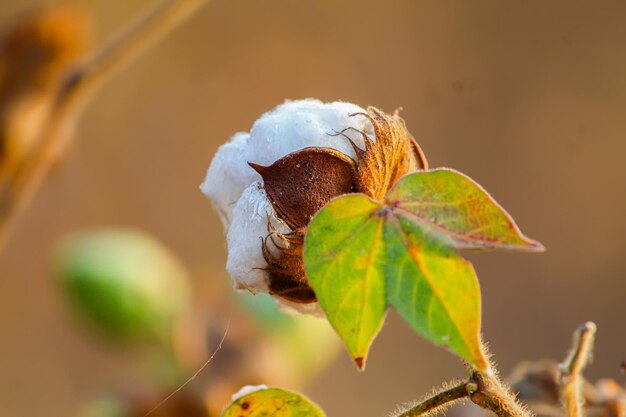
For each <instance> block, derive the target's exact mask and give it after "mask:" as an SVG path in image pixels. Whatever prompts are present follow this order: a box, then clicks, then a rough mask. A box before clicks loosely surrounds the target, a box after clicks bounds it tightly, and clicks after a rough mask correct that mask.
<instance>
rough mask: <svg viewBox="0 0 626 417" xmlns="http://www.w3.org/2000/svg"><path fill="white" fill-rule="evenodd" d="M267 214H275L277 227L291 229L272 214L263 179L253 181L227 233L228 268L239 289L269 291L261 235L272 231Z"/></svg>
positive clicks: (235, 212)
mask: <svg viewBox="0 0 626 417" xmlns="http://www.w3.org/2000/svg"><path fill="white" fill-rule="evenodd" d="M268 216H272V224H273V225H274V227H275V228H276V229H277V230H278V231H280V232H283V233H287V232H289V228H288V227H287V226H285V225H283V224H281V223H280V222H279V221H278V220H276V217H275V216H274V215H273V210H272V205H271V204H270V202H269V200H268V199H267V195H266V194H265V190H264V189H263V188H261V186H260V183H258V182H254V183H252V184H250V186H249V187H248V188H246V189H245V190H244V192H243V195H242V196H241V198H240V199H239V201H238V202H237V205H236V206H235V209H234V210H233V213H232V218H231V219H232V221H231V224H230V228H229V229H228V233H227V236H226V240H227V246H228V259H227V261H226V270H227V271H228V273H229V274H230V276H231V278H232V280H233V284H234V286H235V288H236V289H240V290H241V289H248V290H250V291H252V292H255V293H256V292H268V282H267V274H266V273H265V271H264V270H263V269H262V268H265V267H266V266H267V265H266V263H265V259H264V258H263V252H262V249H261V239H262V238H264V237H265V236H267V234H268V233H269V232H268V230H267V220H268Z"/></svg>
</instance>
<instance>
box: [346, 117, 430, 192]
mask: <svg viewBox="0 0 626 417" xmlns="http://www.w3.org/2000/svg"><path fill="white" fill-rule="evenodd" d="M352 116H364V117H367V118H368V119H369V120H370V121H371V122H372V125H373V127H374V133H375V137H376V140H375V141H374V140H372V139H371V138H370V137H369V136H368V135H367V134H365V133H364V132H361V131H357V132H358V133H360V134H361V136H362V137H363V141H364V144H365V149H361V148H360V147H359V146H358V145H356V144H355V143H354V142H353V141H352V139H350V138H349V137H348V136H347V135H346V134H345V132H346V131H347V130H354V129H353V128H347V129H345V130H343V131H342V132H339V134H341V135H343V136H344V137H346V138H347V139H348V140H349V141H350V143H351V144H352V147H353V148H354V151H355V152H356V156H357V160H356V183H357V191H359V192H361V193H363V194H366V195H368V196H370V197H372V198H374V199H376V200H382V199H383V198H384V197H385V194H387V191H389V190H390V189H391V187H392V186H393V185H394V184H395V183H396V181H398V179H400V177H402V176H403V175H405V174H407V173H409V172H412V171H415V170H418V169H427V168H428V163H427V161H426V157H425V156H424V153H423V152H422V150H421V149H420V147H419V145H418V144H417V142H415V140H414V139H413V137H412V136H411V135H410V134H409V132H408V131H407V129H406V125H405V124H404V120H402V118H401V117H400V116H399V115H398V112H397V111H396V112H394V114H393V115H388V114H385V113H384V112H382V111H380V110H379V109H377V108H376V107H371V106H370V107H368V108H367V113H355V114H353V115H352Z"/></svg>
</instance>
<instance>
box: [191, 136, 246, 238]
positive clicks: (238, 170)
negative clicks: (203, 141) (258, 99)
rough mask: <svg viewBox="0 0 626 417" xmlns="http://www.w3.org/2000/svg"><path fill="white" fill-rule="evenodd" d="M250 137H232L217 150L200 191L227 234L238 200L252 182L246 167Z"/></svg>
mask: <svg viewBox="0 0 626 417" xmlns="http://www.w3.org/2000/svg"><path fill="white" fill-rule="evenodd" d="M249 138H250V134H248V133H247V132H239V133H236V134H235V135H234V136H233V137H232V138H231V140H230V141H228V142H226V143H225V144H223V145H222V146H220V147H219V148H218V150H217V152H216V153H215V156H214V157H213V160H212V161H211V165H210V166H209V169H208V171H207V175H206V178H205V179H204V182H203V183H202V185H200V189H201V190H202V192H203V193H204V194H205V195H206V196H207V197H208V198H209V200H211V202H212V203H213V205H214V207H215V209H216V210H217V211H218V213H219V214H220V217H221V219H222V222H223V223H224V227H225V228H226V230H228V225H229V224H230V220H231V213H232V211H233V207H234V206H235V204H237V201H238V200H239V197H241V194H242V193H243V190H245V189H246V187H248V186H249V185H250V184H251V183H252V182H253V181H254V180H255V178H256V175H257V174H256V172H254V171H253V170H252V169H250V167H249V166H248V164H247V160H248V154H249V150H248V142H249Z"/></svg>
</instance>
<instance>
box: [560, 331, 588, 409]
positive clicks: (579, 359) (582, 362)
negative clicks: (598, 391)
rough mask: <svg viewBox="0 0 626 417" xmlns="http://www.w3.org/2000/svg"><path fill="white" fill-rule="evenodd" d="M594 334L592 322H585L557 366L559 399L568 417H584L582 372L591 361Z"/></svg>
mask: <svg viewBox="0 0 626 417" xmlns="http://www.w3.org/2000/svg"><path fill="white" fill-rule="evenodd" d="M595 334H596V325H595V324H594V323H592V322H587V323H585V324H583V325H582V326H581V327H580V328H579V329H578V330H576V332H575V333H574V344H573V347H572V350H571V351H570V353H569V355H568V356H567V358H566V359H565V361H563V363H561V364H560V366H559V369H560V374H561V375H560V383H561V397H562V401H563V406H564V407H565V411H566V413H567V416H568V417H582V416H583V415H584V413H583V407H584V397H583V394H582V371H583V369H584V368H585V366H587V364H588V363H589V362H590V360H591V356H592V351H593V343H594V339H595Z"/></svg>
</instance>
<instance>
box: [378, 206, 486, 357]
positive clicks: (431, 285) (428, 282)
mask: <svg viewBox="0 0 626 417" xmlns="http://www.w3.org/2000/svg"><path fill="white" fill-rule="evenodd" d="M385 226H386V227H385V235H384V240H385V248H386V259H387V262H386V264H385V274H386V276H387V299H388V300H389V304H391V305H393V306H394V307H395V309H396V310H397V311H398V313H399V314H400V316H402V318H404V319H405V320H406V321H407V322H408V323H409V325H410V326H411V327H412V328H413V329H414V330H415V331H416V332H417V333H419V334H421V335H422V336H424V337H426V338H427V339H428V340H430V341H431V342H433V343H435V344H436V345H439V346H443V347H447V348H449V349H451V350H452V351H453V352H455V353H456V354H457V355H459V356H460V357H461V358H463V359H465V360H466V361H468V362H469V363H471V364H472V365H474V366H475V367H477V368H478V369H486V368H487V361H486V359H485V357H484V356H483V352H482V350H481V343H480V288H479V286H478V279H477V277H476V274H475V272H474V268H473V267H472V264H471V263H469V262H468V261H466V260H465V259H463V258H462V257H461V256H459V255H458V254H457V253H456V252H455V251H454V250H452V249H450V248H448V247H445V246H442V245H441V244H439V243H438V242H437V241H434V240H432V239H431V238H429V237H428V236H426V235H424V231H423V230H422V229H421V228H420V226H419V225H416V224H415V223H412V222H411V221H408V220H407V219H406V218H404V217H402V216H395V215H390V216H388V217H387V222H386V224H385Z"/></svg>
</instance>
